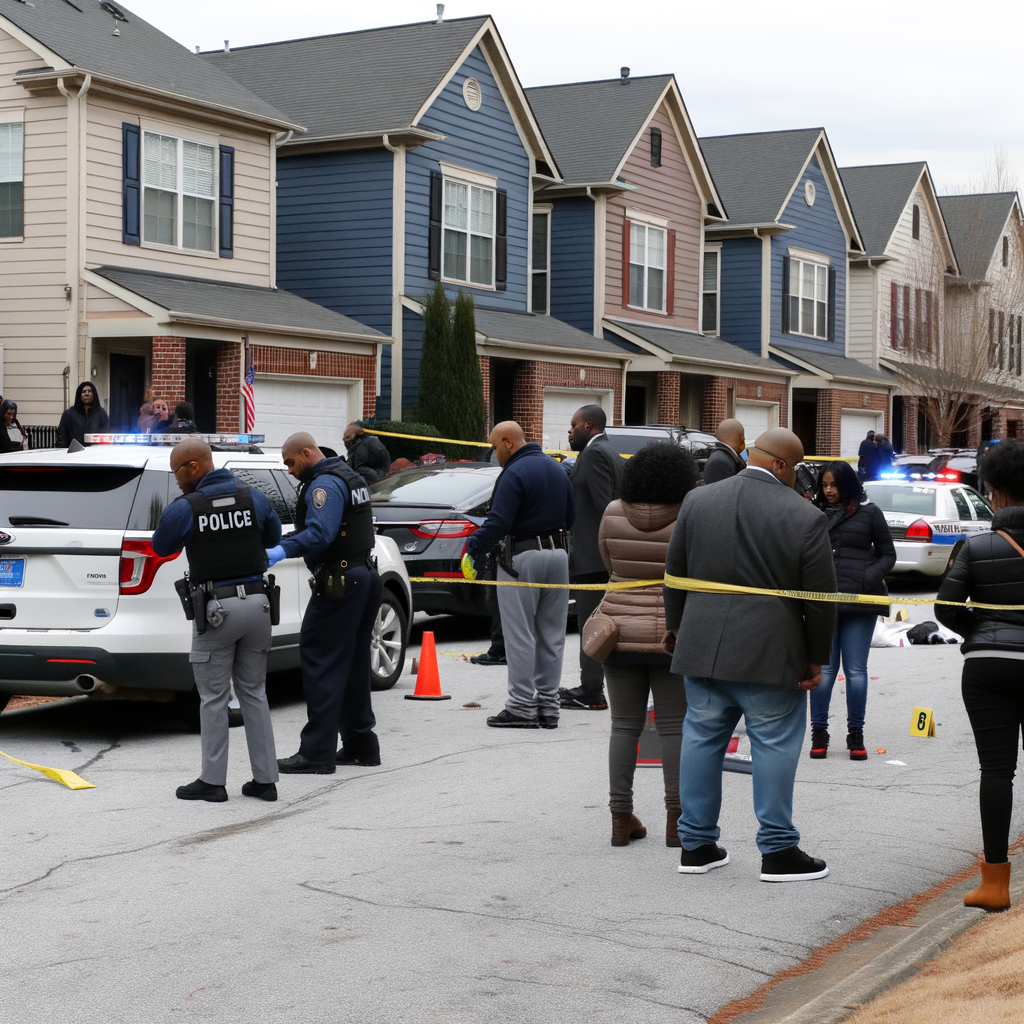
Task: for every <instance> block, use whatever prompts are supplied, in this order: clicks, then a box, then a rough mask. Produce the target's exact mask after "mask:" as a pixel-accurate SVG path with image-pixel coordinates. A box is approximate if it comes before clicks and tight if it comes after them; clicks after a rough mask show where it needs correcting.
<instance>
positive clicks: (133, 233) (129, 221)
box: [121, 123, 142, 245]
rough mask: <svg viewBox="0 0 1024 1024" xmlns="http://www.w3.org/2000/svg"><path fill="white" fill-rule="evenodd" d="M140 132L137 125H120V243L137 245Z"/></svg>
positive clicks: (139, 193) (139, 241)
mask: <svg viewBox="0 0 1024 1024" xmlns="http://www.w3.org/2000/svg"><path fill="white" fill-rule="evenodd" d="M141 144H142V132H141V130H140V129H139V126H138V125H137V124H127V123H125V124H122V125H121V177H122V181H121V241H122V242H124V244H125V245H139V244H140V243H141V242H142V235H141V231H140V224H139V200H140V197H141V193H142V176H141V173H140V164H141V161H140V154H139V147H140V146H141Z"/></svg>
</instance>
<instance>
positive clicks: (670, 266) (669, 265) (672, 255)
mask: <svg viewBox="0 0 1024 1024" xmlns="http://www.w3.org/2000/svg"><path fill="white" fill-rule="evenodd" d="M675 309H676V233H675V231H669V233H668V239H667V241H666V244H665V312H666V313H668V315H669V316H671V315H672V314H673V313H674V312H675Z"/></svg>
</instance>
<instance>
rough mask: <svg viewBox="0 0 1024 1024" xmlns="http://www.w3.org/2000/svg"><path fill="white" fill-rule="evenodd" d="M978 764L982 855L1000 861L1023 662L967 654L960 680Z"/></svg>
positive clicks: (1022, 702)
mask: <svg viewBox="0 0 1024 1024" xmlns="http://www.w3.org/2000/svg"><path fill="white" fill-rule="evenodd" d="M961 688H962V692H963V697H964V706H965V707H966V708H967V716H968V717H969V718H970V720H971V728H972V729H973V730H974V742H975V744H976V745H977V747H978V761H979V762H980V764H981V835H982V839H983V840H984V843H985V860H986V861H988V863H989V864H1005V863H1006V859H1007V856H1006V853H1007V845H1008V842H1009V835H1010V815H1011V812H1012V810H1013V776H1014V773H1015V772H1016V770H1017V749H1018V747H1019V746H1020V742H1021V739H1020V737H1021V724H1022V723H1024V661H1018V660H1016V659H1014V658H999V657H995V658H968V660H967V661H965V662H964V674H963V682H962V684H961Z"/></svg>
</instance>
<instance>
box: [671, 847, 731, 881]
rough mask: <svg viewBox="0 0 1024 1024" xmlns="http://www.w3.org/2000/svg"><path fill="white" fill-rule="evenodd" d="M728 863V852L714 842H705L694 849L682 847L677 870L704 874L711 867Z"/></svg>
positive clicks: (718, 866)
mask: <svg viewBox="0 0 1024 1024" xmlns="http://www.w3.org/2000/svg"><path fill="white" fill-rule="evenodd" d="M728 863H729V854H728V852H727V851H726V850H725V849H723V848H722V847H721V846H716V845H715V844H714V843H705V844H704V845H703V846H698V847H697V849H696V850H687V849H685V848H684V849H683V850H681V851H680V854H679V871H680V873H681V874H684V875H706V874H707V873H708V872H709V871H710V870H711V869H712V868H721V867H725V865H726V864H728Z"/></svg>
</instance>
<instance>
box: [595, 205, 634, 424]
mask: <svg viewBox="0 0 1024 1024" xmlns="http://www.w3.org/2000/svg"><path fill="white" fill-rule="evenodd" d="M587 198H588V199H592V200H593V201H594V337H595V338H600V337H602V336H603V331H602V330H601V321H602V320H603V319H604V300H605V289H606V287H607V280H606V271H607V267H606V259H607V252H606V249H607V245H608V197H607V196H606V195H605V194H604V193H603V192H601V193H600V194H598V195H594V192H593V190H592V189H591V187H590V186H589V185H588V186H587ZM623 396H625V392H623ZM623 401H625V397H623ZM623 419H625V406H623Z"/></svg>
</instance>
